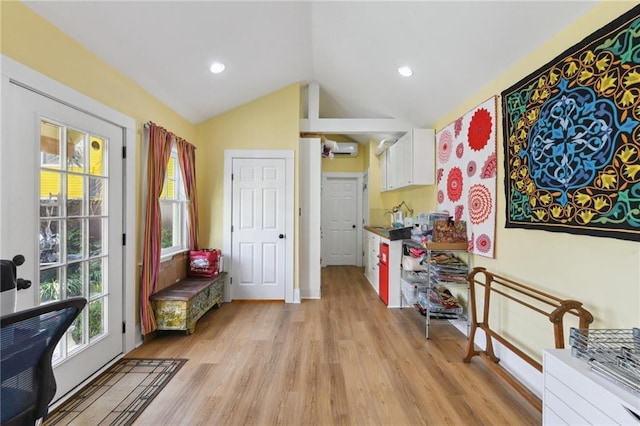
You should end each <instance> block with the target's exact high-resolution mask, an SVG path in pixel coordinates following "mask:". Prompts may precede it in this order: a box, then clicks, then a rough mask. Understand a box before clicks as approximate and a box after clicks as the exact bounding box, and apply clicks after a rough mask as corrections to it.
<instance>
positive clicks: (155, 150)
mask: <svg viewBox="0 0 640 426" xmlns="http://www.w3.org/2000/svg"><path fill="white" fill-rule="evenodd" d="M148 134H149V151H148V157H147V199H146V214H145V218H144V240H143V241H144V243H143V249H142V282H141V289H140V305H141V306H140V316H141V318H140V322H141V324H142V334H143V335H144V334H148V333H151V332H152V331H154V330H155V329H156V328H157V325H156V319H155V316H154V315H153V309H152V307H151V302H150V301H149V296H151V295H152V294H153V293H154V292H155V289H156V284H157V282H158V272H159V270H160V251H161V249H162V248H161V235H162V223H161V215H160V201H159V197H160V194H161V192H162V186H163V185H164V177H165V174H166V170H167V164H168V162H169V156H170V154H171V145H172V142H173V135H172V134H171V133H169V132H167V131H166V130H165V129H163V128H162V127H159V126H156V125H155V124H153V123H150V124H149V130H148Z"/></svg>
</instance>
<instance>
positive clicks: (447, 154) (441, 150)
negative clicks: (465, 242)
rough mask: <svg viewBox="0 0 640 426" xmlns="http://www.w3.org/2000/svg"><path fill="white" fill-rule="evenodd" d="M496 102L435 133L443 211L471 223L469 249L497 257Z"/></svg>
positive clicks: (479, 107)
mask: <svg viewBox="0 0 640 426" xmlns="http://www.w3.org/2000/svg"><path fill="white" fill-rule="evenodd" d="M496 109H497V108H496V97H495V96H493V97H491V98H490V99H487V100H486V101H485V102H483V103H482V104H480V105H478V106H477V107H476V108H474V109H473V110H471V111H469V112H468V113H466V114H465V115H463V116H462V117H460V118H458V119H457V120H455V121H454V122H453V123H451V124H449V125H448V126H446V127H445V128H443V129H441V130H440V131H438V132H437V133H436V146H437V147H438V157H437V161H438V167H437V170H438V182H437V185H438V210H439V211H448V212H449V214H450V215H451V216H455V218H456V219H458V220H465V221H466V222H467V232H468V234H469V248H470V250H471V251H472V252H473V253H474V254H477V255H480V256H485V257H491V258H493V257H494V247H495V241H494V239H495V228H496V212H495V210H496V169H497V163H496V124H497V123H496V121H497V118H496Z"/></svg>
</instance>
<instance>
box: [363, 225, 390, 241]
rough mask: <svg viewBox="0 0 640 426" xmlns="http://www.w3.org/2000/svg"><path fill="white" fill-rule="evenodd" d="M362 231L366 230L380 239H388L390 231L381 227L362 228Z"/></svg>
mask: <svg viewBox="0 0 640 426" xmlns="http://www.w3.org/2000/svg"><path fill="white" fill-rule="evenodd" d="M364 229H366V230H367V231H369V232H373V233H374V234H376V235H379V236H381V237H382V238H386V239H389V230H391V228H383V227H382V226H367V225H365V226H364Z"/></svg>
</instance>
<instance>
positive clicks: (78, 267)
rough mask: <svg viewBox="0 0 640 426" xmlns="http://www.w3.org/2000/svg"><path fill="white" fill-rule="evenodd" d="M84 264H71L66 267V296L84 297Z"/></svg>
mask: <svg viewBox="0 0 640 426" xmlns="http://www.w3.org/2000/svg"><path fill="white" fill-rule="evenodd" d="M85 265H86V263H85V262H78V263H72V264H71V265H68V266H67V296H66V297H75V296H84V295H85V291H84V282H85V274H84V270H85Z"/></svg>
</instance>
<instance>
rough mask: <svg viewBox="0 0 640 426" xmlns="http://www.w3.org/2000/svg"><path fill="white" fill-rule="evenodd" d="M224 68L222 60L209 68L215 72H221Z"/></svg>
mask: <svg viewBox="0 0 640 426" xmlns="http://www.w3.org/2000/svg"><path fill="white" fill-rule="evenodd" d="M224 69H225V66H224V64H223V63H222V62H214V63H213V65H211V68H209V70H210V71H211V72H212V73H214V74H220V73H221V72H222V71H224Z"/></svg>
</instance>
